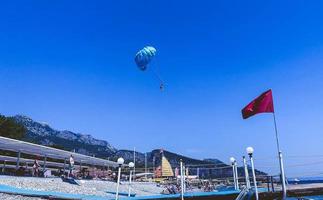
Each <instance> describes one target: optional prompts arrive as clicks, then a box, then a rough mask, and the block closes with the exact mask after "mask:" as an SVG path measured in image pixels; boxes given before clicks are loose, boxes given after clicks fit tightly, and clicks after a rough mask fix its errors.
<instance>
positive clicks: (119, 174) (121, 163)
mask: <svg viewBox="0 0 323 200" xmlns="http://www.w3.org/2000/svg"><path fill="white" fill-rule="evenodd" d="M117 163H118V165H119V167H118V181H117V191H116V200H118V199H119V185H120V176H121V167H122V165H123V163H124V159H123V158H118V160H117Z"/></svg>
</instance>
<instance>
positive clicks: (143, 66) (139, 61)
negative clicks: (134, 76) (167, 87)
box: [135, 46, 164, 90]
mask: <svg viewBox="0 0 323 200" xmlns="http://www.w3.org/2000/svg"><path fill="white" fill-rule="evenodd" d="M156 52H157V50H156V49H155V48H154V47H152V46H146V47H144V48H143V49H141V50H139V51H138V52H137V53H136V56H135V62H136V65H137V67H138V68H139V69H140V70H141V71H146V70H147V68H148V66H149V64H150V62H151V61H152V59H153V58H154V57H155V55H156ZM150 68H151V67H150ZM152 71H153V73H154V74H155V76H156V77H157V78H158V80H159V81H160V86H159V89H160V90H164V82H163V81H162V79H161V78H160V76H159V75H158V74H157V73H156V72H155V70H154V69H152Z"/></svg>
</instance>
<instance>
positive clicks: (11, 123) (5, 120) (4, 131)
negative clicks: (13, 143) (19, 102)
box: [0, 115, 26, 139]
mask: <svg viewBox="0 0 323 200" xmlns="http://www.w3.org/2000/svg"><path fill="white" fill-rule="evenodd" d="M25 133H26V129H25V127H24V126H23V125H21V124H18V123H17V122H16V121H15V120H14V119H13V118H12V117H5V116H3V115H0V136H3V137H8V138H13V139H22V138H23V137H24V136H25Z"/></svg>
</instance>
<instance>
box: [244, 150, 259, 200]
mask: <svg viewBox="0 0 323 200" xmlns="http://www.w3.org/2000/svg"><path fill="white" fill-rule="evenodd" d="M253 152H254V150H253V148H252V147H247V154H248V155H249V158H250V162H251V169H252V176H253V184H254V187H255V193H256V200H258V199H259V197H258V188H257V180H256V172H255V165H254V163H253V157H252V154H253Z"/></svg>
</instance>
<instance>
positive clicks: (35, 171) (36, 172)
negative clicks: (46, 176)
mask: <svg viewBox="0 0 323 200" xmlns="http://www.w3.org/2000/svg"><path fill="white" fill-rule="evenodd" d="M39 167H40V165H39V163H38V160H37V159H35V160H34V165H33V176H36V177H38V176H39Z"/></svg>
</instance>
